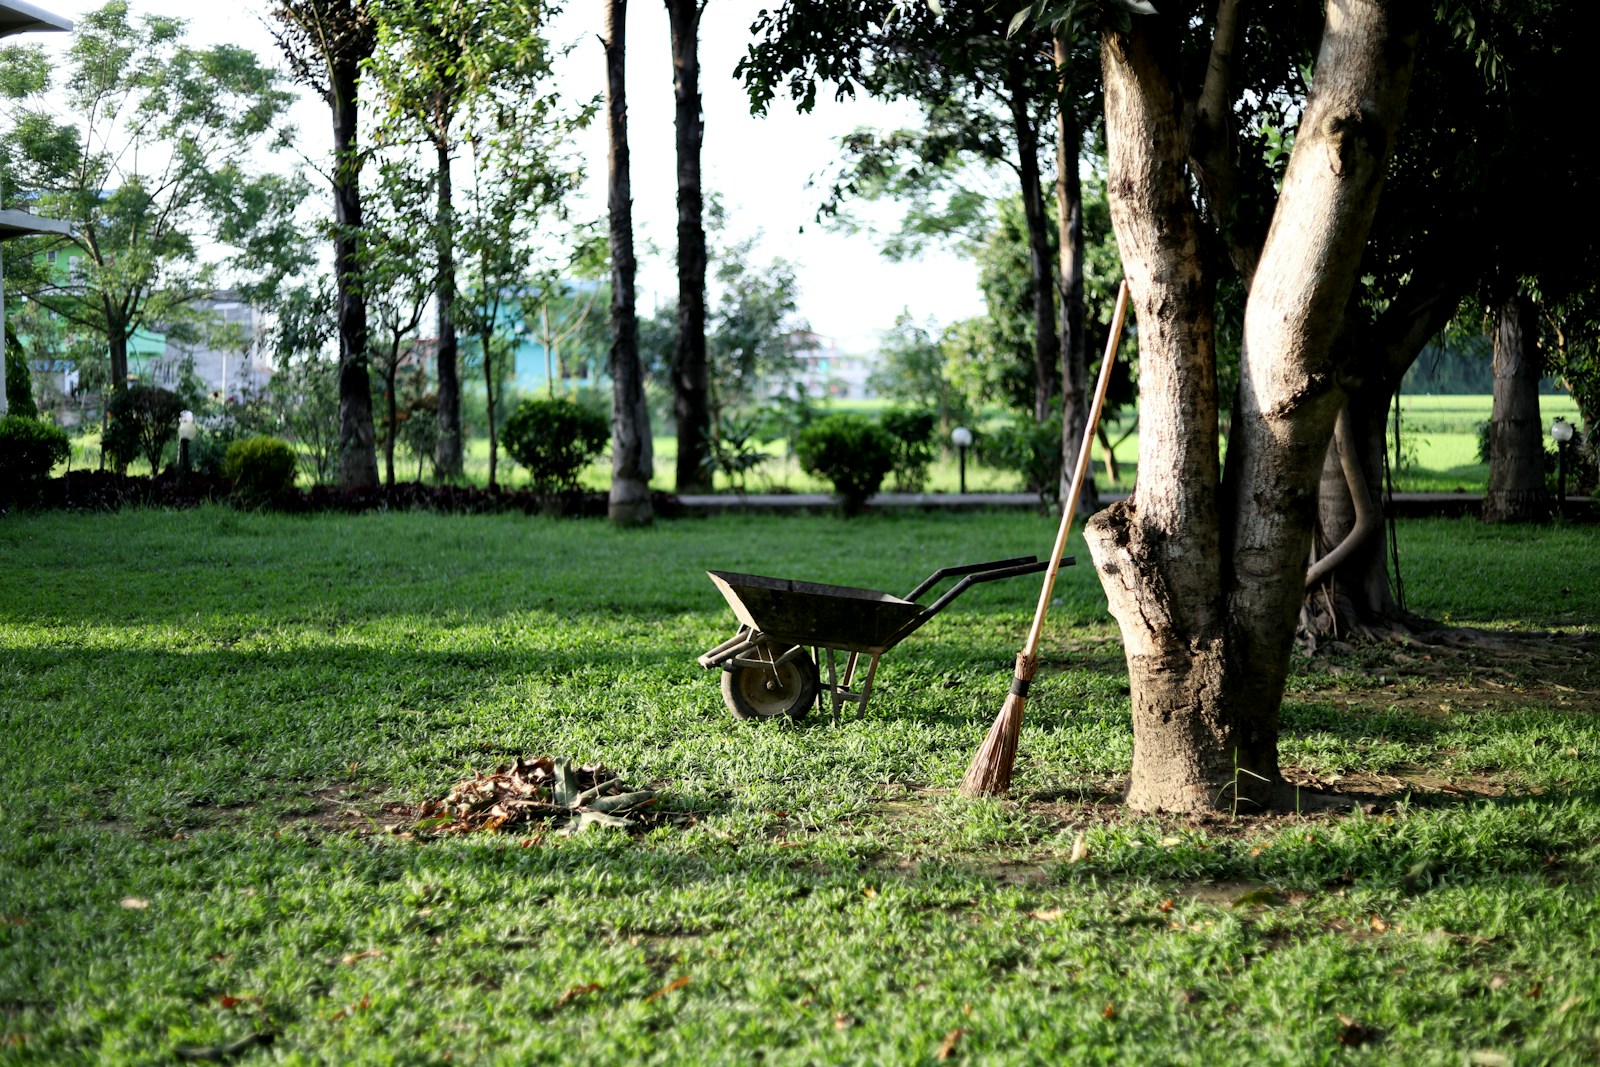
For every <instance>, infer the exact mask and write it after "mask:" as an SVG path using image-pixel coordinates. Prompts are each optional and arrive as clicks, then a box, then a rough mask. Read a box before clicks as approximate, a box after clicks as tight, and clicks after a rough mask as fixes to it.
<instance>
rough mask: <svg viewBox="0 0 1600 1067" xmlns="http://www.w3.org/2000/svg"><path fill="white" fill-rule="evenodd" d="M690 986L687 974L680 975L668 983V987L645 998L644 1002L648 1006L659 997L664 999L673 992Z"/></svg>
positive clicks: (665, 986)
mask: <svg viewBox="0 0 1600 1067" xmlns="http://www.w3.org/2000/svg"><path fill="white" fill-rule="evenodd" d="M688 984H689V976H688V975H686V974H680V975H679V976H678V977H676V978H674V979H673V980H672V981H670V982H668V983H667V984H666V985H664V986H662V987H661V988H660V989H658V990H656V991H655V992H654V993H651V994H650V995H649V996H648V997H645V998H644V1002H645V1003H646V1004H648V1003H650V1002H651V1001H652V1000H655V999H656V998H657V997H664V996H666V995H667V994H668V993H671V992H672V991H673V990H675V989H682V988H683V987H684V986H686V985H688Z"/></svg>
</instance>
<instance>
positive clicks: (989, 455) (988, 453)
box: [978, 415, 1064, 502]
mask: <svg viewBox="0 0 1600 1067" xmlns="http://www.w3.org/2000/svg"><path fill="white" fill-rule="evenodd" d="M978 458H979V459H981V460H982V461H983V463H984V464H985V465H986V466H990V467H994V468H995V469H996V470H1006V471H1014V472H1016V473H1017V474H1019V475H1021V477H1022V484H1023V486H1024V487H1025V488H1026V489H1027V490H1028V491H1029V492H1031V493H1038V494H1039V500H1040V501H1041V502H1044V501H1050V500H1054V499H1055V498H1056V497H1057V496H1059V495H1060V494H1061V467H1062V464H1063V462H1064V461H1063V459H1062V456H1061V416H1060V415H1052V416H1051V417H1050V418H1048V419H1046V420H1045V421H1044V422H1036V421H1034V420H1033V419H1031V418H1028V417H1026V416H1018V417H1016V418H1014V419H1012V421H1010V422H1008V423H1007V424H1006V425H1004V426H1002V427H1000V429H998V430H995V431H994V432H992V433H990V434H987V435H985V436H984V437H983V438H981V439H980V443H979V446H978Z"/></svg>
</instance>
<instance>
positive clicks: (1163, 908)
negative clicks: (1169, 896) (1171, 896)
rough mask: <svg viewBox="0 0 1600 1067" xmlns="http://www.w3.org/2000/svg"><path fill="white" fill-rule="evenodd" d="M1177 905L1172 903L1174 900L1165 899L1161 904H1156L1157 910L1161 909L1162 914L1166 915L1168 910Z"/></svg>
mask: <svg viewBox="0 0 1600 1067" xmlns="http://www.w3.org/2000/svg"><path fill="white" fill-rule="evenodd" d="M1175 906H1176V905H1174V904H1173V903H1172V901H1170V900H1163V901H1162V902H1161V903H1160V904H1157V905H1156V910H1157V911H1159V912H1160V913H1161V914H1163V915H1165V914H1166V913H1167V912H1169V911H1171V910H1172V909H1173V908H1174V907H1175Z"/></svg>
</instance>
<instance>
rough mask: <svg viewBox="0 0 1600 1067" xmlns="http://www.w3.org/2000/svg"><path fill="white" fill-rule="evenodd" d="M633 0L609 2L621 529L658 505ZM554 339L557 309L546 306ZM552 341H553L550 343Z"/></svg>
mask: <svg viewBox="0 0 1600 1067" xmlns="http://www.w3.org/2000/svg"><path fill="white" fill-rule="evenodd" d="M627 10H628V5H627V0H609V2H608V3H607V4H606V35H605V51H606V133H607V137H608V144H609V146H610V151H609V153H608V154H607V157H606V173H607V178H608V185H607V189H608V195H607V206H608V208H609V211H610V220H611V497H610V501H609V503H608V505H607V509H606V510H607V513H608V514H609V515H610V517H611V521H612V522H613V523H615V524H616V525H618V526H640V525H643V524H645V523H648V522H649V521H650V520H651V519H652V518H653V517H654V514H653V511H652V509H651V504H650V476H651V475H652V474H653V473H654V467H655V463H654V458H653V456H652V455H651V441H650V407H649V405H648V404H647V403H646V402H645V393H644V374H643V372H642V370H641V369H640V366H639V319H638V316H637V314H636V313H635V310H634V304H635V296H634V270H635V268H636V266H637V264H636V262H635V260H634V254H633V189H632V184H631V178H630V172H629V164H628V93H627V79H626V78H625V77H624V62H623V60H624V58H625V56H626V52H627V31H626V26H625V20H626V17H627ZM545 316H546V317H545V323H546V337H547V338H548V336H549V325H548V324H549V308H548V307H546V309H545ZM546 344H547V345H548V340H547V342H546Z"/></svg>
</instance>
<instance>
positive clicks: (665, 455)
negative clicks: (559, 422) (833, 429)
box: [56, 396, 1581, 493]
mask: <svg viewBox="0 0 1600 1067" xmlns="http://www.w3.org/2000/svg"><path fill="white" fill-rule="evenodd" d="M1491 404H1492V398H1491V397H1488V396H1437V397H1435V396H1404V397H1402V398H1401V422H1400V427H1401V459H1402V462H1401V463H1400V465H1399V466H1398V467H1397V468H1396V470H1395V488H1396V490H1398V491H1400V492H1455V491H1457V490H1461V491H1464V492H1469V493H1481V492H1483V490H1484V488H1485V487H1486V486H1487V485H1488V483H1489V467H1488V464H1485V463H1482V462H1480V461H1479V459H1478V429H1477V428H1478V426H1479V424H1481V423H1483V422H1484V421H1486V420H1487V419H1488V418H1489V411H1490V407H1491ZM860 406H861V405H859V404H858V405H855V407H857V408H858V407H860ZM1541 414H1542V418H1543V421H1544V423H1545V424H1546V425H1548V424H1549V423H1550V421H1551V420H1552V419H1553V418H1555V417H1556V416H1558V415H1559V416H1562V417H1564V418H1566V419H1567V420H1569V421H1572V422H1579V421H1581V420H1580V419H1579V418H1578V407H1577V403H1576V402H1575V401H1574V400H1573V399H1572V398H1571V397H1570V396H1546V397H1542V398H1541ZM1391 425H1392V424H1391ZM1107 429H1108V431H1109V436H1110V438H1111V439H1112V440H1113V441H1116V442H1118V444H1117V448H1116V456H1117V461H1118V465H1119V468H1120V469H1119V474H1120V477H1119V478H1118V480H1117V481H1115V482H1112V481H1111V480H1110V479H1109V478H1108V477H1107V475H1106V468H1105V466H1104V458H1103V456H1102V454H1101V450H1100V448H1099V447H1098V446H1097V447H1096V449H1095V469H1094V473H1095V477H1096V479H1097V483H1096V484H1097V485H1099V486H1100V488H1101V489H1102V490H1103V491H1117V492H1127V491H1128V490H1129V489H1131V488H1132V486H1133V482H1134V478H1135V476H1136V475H1137V473H1138V458H1139V435H1138V430H1137V426H1136V425H1135V417H1134V416H1133V415H1132V414H1126V415H1122V416H1120V417H1117V418H1113V419H1112V420H1111V421H1110V422H1108V425H1107ZM1130 431H1131V432H1130ZM1125 435H1126V436H1125ZM761 449H762V451H764V452H767V453H768V454H769V455H771V457H772V459H771V460H770V461H769V462H767V463H766V464H765V465H763V466H762V467H760V468H758V469H757V470H755V471H754V472H752V473H751V474H750V475H749V477H748V478H747V479H746V483H745V488H746V489H747V490H748V491H750V492H795V493H819V492H827V491H829V486H827V485H826V484H825V483H823V482H821V481H819V480H818V479H816V478H813V477H811V476H809V475H807V474H806V473H805V472H804V471H802V470H800V467H799V464H797V463H796V462H795V461H794V459H793V458H792V457H791V456H790V455H789V452H788V448H787V445H786V442H784V441H772V442H765V443H763V444H762V446H761ZM1390 449H1391V455H1392V452H1393V436H1392V431H1391V440H1390ZM654 452H655V477H654V478H653V479H652V481H651V485H652V486H654V487H655V488H656V489H659V490H661V491H663V492H670V491H671V490H672V487H673V484H674V469H675V468H674V463H675V461H676V459H677V455H678V442H677V439H676V438H675V437H672V436H660V437H656V438H655V441H654ZM99 462H100V454H99V439H98V436H96V435H87V436H84V437H80V438H77V439H75V441H74V448H73V457H72V464H73V466H75V467H78V468H83V467H94V466H97V465H98V464H99ZM378 463H379V470H380V473H381V471H382V466H383V457H382V455H381V454H380V455H379V457H378ZM466 468H467V470H466V474H467V480H468V481H470V482H473V483H475V484H479V485H482V484H485V483H487V481H488V477H489V442H488V440H487V439H486V438H481V437H479V438H474V439H472V440H471V441H470V442H469V444H468V449H467V463H466ZM65 469H66V466H65V464H63V465H62V467H61V468H59V469H58V470H57V471H56V473H57V474H60V473H61V472H62V471H64V470H65ZM130 470H131V471H132V473H136V474H142V473H148V466H147V465H146V464H144V463H143V462H142V461H141V462H137V463H135V464H134V465H133V466H132V467H131V468H130ZM416 470H417V467H416V460H415V459H414V458H412V457H407V456H405V455H404V454H403V453H401V454H397V455H396V458H395V471H396V477H398V478H399V479H400V480H402V481H405V480H410V479H413V478H415V476H416ZM498 474H499V480H500V482H501V484H502V485H509V486H513V487H517V486H521V485H523V484H525V483H526V480H527V478H526V475H525V474H524V473H523V472H522V471H521V469H520V468H518V467H517V465H516V464H515V463H514V462H513V461H512V460H511V458H510V457H509V456H507V455H506V454H505V452H504V450H502V451H501V453H500V459H499V464H498ZM928 475H929V476H928V484H927V486H926V487H925V488H926V491H928V492H942V493H953V492H955V491H956V490H957V488H958V487H959V485H960V476H959V467H958V465H957V462H956V458H955V456H954V455H953V454H941V455H940V457H939V458H938V459H937V460H936V461H935V462H934V464H933V466H932V467H931V468H930V469H929V472H928ZM581 480H582V483H583V485H584V486H585V487H586V488H589V489H596V490H603V489H605V488H606V487H607V486H609V485H610V484H611V466H610V460H609V459H605V458H602V459H600V460H598V461H596V462H595V463H594V464H593V465H591V466H590V467H589V468H588V469H587V470H586V471H584V473H583V475H582V479H581ZM301 482H302V484H309V482H308V481H307V480H306V478H305V476H304V475H302V476H301ZM966 484H967V488H968V489H969V490H970V491H972V492H999V493H1014V492H1019V491H1021V489H1022V486H1021V484H1020V480H1019V478H1018V477H1017V475H1015V474H1013V473H1011V472H1009V471H1004V470H995V469H993V468H990V467H986V466H984V465H982V464H981V463H979V462H977V460H976V458H975V457H974V456H971V455H969V457H968V461H967V481H966ZM717 487H718V489H719V490H723V491H726V490H728V489H729V488H730V485H729V483H728V481H727V479H726V478H723V477H721V476H719V477H718V479H717ZM889 488H892V486H890V485H888V484H886V485H885V489H889Z"/></svg>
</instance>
